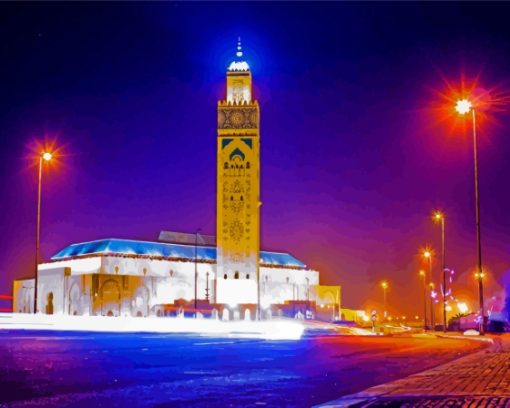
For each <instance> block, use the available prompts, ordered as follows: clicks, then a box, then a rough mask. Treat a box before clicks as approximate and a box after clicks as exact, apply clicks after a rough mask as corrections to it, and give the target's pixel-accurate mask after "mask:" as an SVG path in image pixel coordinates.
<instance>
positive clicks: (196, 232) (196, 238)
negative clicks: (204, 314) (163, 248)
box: [195, 228, 201, 318]
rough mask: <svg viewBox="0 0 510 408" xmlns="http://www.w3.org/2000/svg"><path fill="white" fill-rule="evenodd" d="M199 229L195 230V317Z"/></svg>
mask: <svg viewBox="0 0 510 408" xmlns="http://www.w3.org/2000/svg"><path fill="white" fill-rule="evenodd" d="M200 231H201V229H200V228H198V229H197V230H196V231H195V318H196V317H197V296H198V295H197V286H198V285H197V284H198V269H197V250H198V233H199V232H200Z"/></svg>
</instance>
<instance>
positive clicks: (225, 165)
mask: <svg viewBox="0 0 510 408" xmlns="http://www.w3.org/2000/svg"><path fill="white" fill-rule="evenodd" d="M223 169H224V170H228V163H227V162H225V164H224V165H223Z"/></svg>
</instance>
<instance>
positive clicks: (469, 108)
mask: <svg viewBox="0 0 510 408" xmlns="http://www.w3.org/2000/svg"><path fill="white" fill-rule="evenodd" d="M455 110H456V111H457V112H458V113H459V114H460V115H465V114H468V113H469V112H471V117H472V123H473V161H474V168H475V223H476V247H477V273H478V298H479V303H480V316H481V322H480V334H484V332H485V307H484V302H483V277H482V274H483V267H482V243H481V235H480V196H479V192H478V146H477V140H476V111H475V108H474V106H473V104H472V103H471V102H470V101H469V100H468V99H461V100H459V101H457V104H456V105H455Z"/></svg>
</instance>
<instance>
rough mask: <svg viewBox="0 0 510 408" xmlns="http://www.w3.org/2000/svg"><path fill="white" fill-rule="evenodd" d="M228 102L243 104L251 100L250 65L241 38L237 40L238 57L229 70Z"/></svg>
mask: <svg viewBox="0 0 510 408" xmlns="http://www.w3.org/2000/svg"><path fill="white" fill-rule="evenodd" d="M227 102H228V103H232V104H243V103H250V102H251V72H250V66H249V65H248V63H247V62H246V61H245V60H244V58H243V47H242V45H241V38H238V40H237V51H236V58H235V59H234V61H232V62H231V63H230V65H229V67H228V70H227Z"/></svg>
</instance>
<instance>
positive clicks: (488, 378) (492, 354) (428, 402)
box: [321, 334, 510, 408]
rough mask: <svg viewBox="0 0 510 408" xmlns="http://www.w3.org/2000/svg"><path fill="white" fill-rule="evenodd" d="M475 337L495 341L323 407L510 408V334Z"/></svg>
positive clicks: (479, 339) (346, 396) (330, 402)
mask: <svg viewBox="0 0 510 408" xmlns="http://www.w3.org/2000/svg"><path fill="white" fill-rule="evenodd" d="M473 340H475V339H473ZM476 340H478V341H481V340H486V341H491V343H492V344H491V346H490V347H489V348H487V349H485V350H483V351H479V352H477V353H473V354H469V355H467V356H465V357H462V358H459V359H456V360H454V361H452V362H448V363H446V364H442V365H440V366H437V367H434V368H432V369H429V370H424V371H422V372H420V373H417V374H414V375H411V376H408V377H405V378H402V379H399V380H396V381H390V382H386V383H384V384H380V385H377V386H375V387H371V388H368V389H365V390H363V391H361V392H358V393H355V394H351V395H345V396H343V397H342V398H340V399H337V400H335V401H329V402H328V403H326V404H321V406H322V407H324V408H325V407H328V408H333V407H353V408H355V407H389V406H392V407H428V408H432V407H433V408H442V407H469V408H488V407H510V334H504V335H492V336H486V337H479V338H477V339H476Z"/></svg>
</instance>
